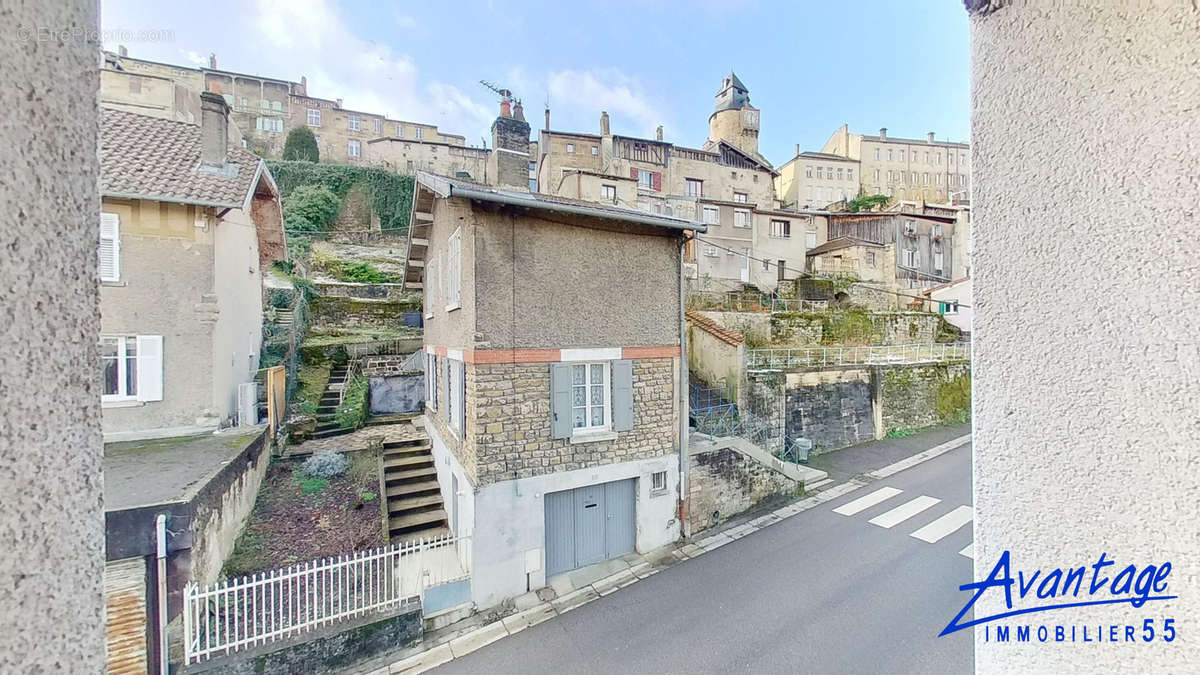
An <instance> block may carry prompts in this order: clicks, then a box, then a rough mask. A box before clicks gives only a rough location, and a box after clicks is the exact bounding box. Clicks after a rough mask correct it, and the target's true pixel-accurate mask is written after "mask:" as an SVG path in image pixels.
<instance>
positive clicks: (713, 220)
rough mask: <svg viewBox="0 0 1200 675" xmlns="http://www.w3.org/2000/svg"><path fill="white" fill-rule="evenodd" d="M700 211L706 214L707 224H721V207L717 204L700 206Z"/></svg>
mask: <svg viewBox="0 0 1200 675" xmlns="http://www.w3.org/2000/svg"><path fill="white" fill-rule="evenodd" d="M700 212H701V214H702V215H703V216H704V224H705V225H720V224H721V209H719V208H717V207H715V206H702V207H700ZM710 215H711V217H710Z"/></svg>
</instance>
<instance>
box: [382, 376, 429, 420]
mask: <svg viewBox="0 0 1200 675" xmlns="http://www.w3.org/2000/svg"><path fill="white" fill-rule="evenodd" d="M369 381H370V387H371V389H370V392H371V393H370V410H371V414H372V415H386V414H389V413H406V412H420V410H421V407H422V406H423V405H424V403H425V376H424V375H419V374H418V375H391V376H377V377H371V378H370V379H369Z"/></svg>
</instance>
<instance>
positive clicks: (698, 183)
mask: <svg viewBox="0 0 1200 675" xmlns="http://www.w3.org/2000/svg"><path fill="white" fill-rule="evenodd" d="M693 188H695V189H694V190H693ZM683 192H684V194H686V195H687V196H689V197H703V196H704V181H702V180H700V179H699V178H684V179H683Z"/></svg>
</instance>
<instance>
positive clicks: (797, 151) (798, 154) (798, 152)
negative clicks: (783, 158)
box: [796, 143, 800, 157]
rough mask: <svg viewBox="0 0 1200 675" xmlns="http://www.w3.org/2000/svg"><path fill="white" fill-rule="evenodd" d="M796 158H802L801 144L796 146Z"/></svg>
mask: <svg viewBox="0 0 1200 675" xmlns="http://www.w3.org/2000/svg"><path fill="white" fill-rule="evenodd" d="M796 156H797V157H799V156H800V144H799V143H797V144H796Z"/></svg>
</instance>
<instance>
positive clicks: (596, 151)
mask: <svg viewBox="0 0 1200 675" xmlns="http://www.w3.org/2000/svg"><path fill="white" fill-rule="evenodd" d="M599 154H600V148H597V147H596V146H594V145H593V146H592V157H595V156H596V155H599Z"/></svg>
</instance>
